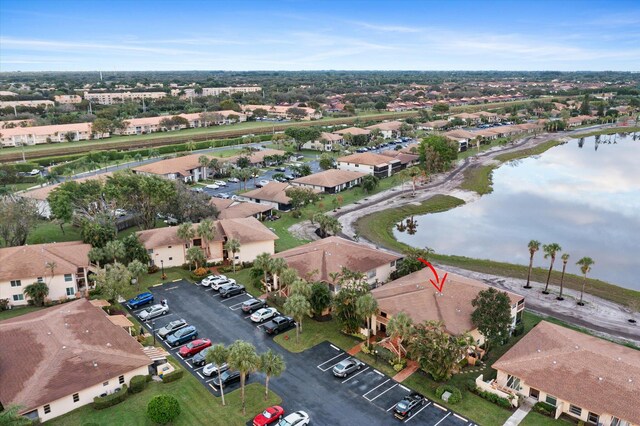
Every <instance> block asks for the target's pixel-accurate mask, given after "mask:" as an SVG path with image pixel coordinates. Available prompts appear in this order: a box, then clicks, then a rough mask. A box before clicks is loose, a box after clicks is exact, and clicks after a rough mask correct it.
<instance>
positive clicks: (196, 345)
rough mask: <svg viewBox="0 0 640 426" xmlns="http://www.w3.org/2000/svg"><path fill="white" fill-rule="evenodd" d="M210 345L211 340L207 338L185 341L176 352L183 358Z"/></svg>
mask: <svg viewBox="0 0 640 426" xmlns="http://www.w3.org/2000/svg"><path fill="white" fill-rule="evenodd" d="M210 346H211V340H209V339H197V340H194V341H193V342H190V343H187V344H186V345H184V346H183V347H181V348H180V350H179V351H178V353H179V354H180V356H182V357H183V358H187V357H190V356H194V355H195V354H197V353H198V352H200V351H202V350H204V349H206V348H208V347H210Z"/></svg>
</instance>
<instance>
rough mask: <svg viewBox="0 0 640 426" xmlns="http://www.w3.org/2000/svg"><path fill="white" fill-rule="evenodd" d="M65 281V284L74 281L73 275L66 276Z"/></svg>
mask: <svg viewBox="0 0 640 426" xmlns="http://www.w3.org/2000/svg"><path fill="white" fill-rule="evenodd" d="M64 281H65V282H67V283H68V282H69V281H73V275H71V274H64Z"/></svg>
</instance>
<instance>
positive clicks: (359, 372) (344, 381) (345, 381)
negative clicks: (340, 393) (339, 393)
mask: <svg viewBox="0 0 640 426" xmlns="http://www.w3.org/2000/svg"><path fill="white" fill-rule="evenodd" d="M368 369H369V367H367V368H365V369H364V370H360V371H358V372H357V373H356V374H354V375H353V376H351V377H349V378H348V379H346V380H343V381H342V383H347V382H348V381H349V380H351V379H353V378H354V377H356V376H357V375H358V374H362V373H364V372H365V371H367V370H368Z"/></svg>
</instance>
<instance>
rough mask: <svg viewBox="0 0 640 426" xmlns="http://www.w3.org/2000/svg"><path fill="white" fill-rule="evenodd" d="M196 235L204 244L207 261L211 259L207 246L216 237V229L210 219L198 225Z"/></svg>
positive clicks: (209, 249)
mask: <svg viewBox="0 0 640 426" xmlns="http://www.w3.org/2000/svg"><path fill="white" fill-rule="evenodd" d="M198 235H199V236H200V238H202V240H203V242H204V244H203V245H204V252H205V255H206V256H207V259H208V258H210V257H211V248H210V247H209V244H210V243H211V241H212V240H213V239H214V238H215V236H216V227H215V224H214V223H213V220H211V219H205V220H203V221H202V222H200V224H199V225H198Z"/></svg>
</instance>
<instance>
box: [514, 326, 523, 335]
mask: <svg viewBox="0 0 640 426" xmlns="http://www.w3.org/2000/svg"><path fill="white" fill-rule="evenodd" d="M523 333H524V324H523V323H520V324H518V325H516V328H515V329H514V330H513V335H514V336H520V335H521V334H523Z"/></svg>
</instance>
